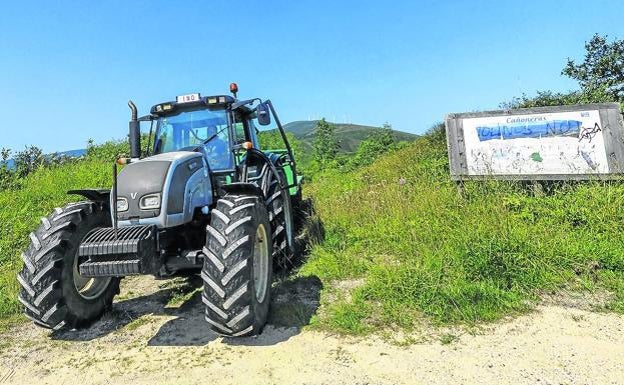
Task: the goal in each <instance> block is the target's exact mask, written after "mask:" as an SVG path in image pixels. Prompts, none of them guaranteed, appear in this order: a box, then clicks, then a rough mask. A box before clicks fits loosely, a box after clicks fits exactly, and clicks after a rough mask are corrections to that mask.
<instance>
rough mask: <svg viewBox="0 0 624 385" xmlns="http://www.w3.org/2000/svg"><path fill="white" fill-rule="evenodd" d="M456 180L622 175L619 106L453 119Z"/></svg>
mask: <svg viewBox="0 0 624 385" xmlns="http://www.w3.org/2000/svg"><path fill="white" fill-rule="evenodd" d="M446 131H447V141H448V146H449V160H450V165H451V176H452V177H453V178H454V179H471V178H484V177H493V178H502V179H587V178H590V177H592V175H593V176H600V177H604V176H609V175H615V174H618V173H621V172H622V170H624V167H622V161H623V160H624V157H623V155H624V144H623V143H622V131H623V130H622V121H621V115H620V111H619V105H618V104H616V103H606V104H593V105H575V106H561V107H546V108H533V109H518V110H511V111H489V112H480V113H466V114H451V115H449V116H448V117H447V119H446Z"/></svg>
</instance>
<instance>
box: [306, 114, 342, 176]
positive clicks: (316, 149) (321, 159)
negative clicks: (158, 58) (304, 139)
mask: <svg viewBox="0 0 624 385" xmlns="http://www.w3.org/2000/svg"><path fill="white" fill-rule="evenodd" d="M339 148H340V143H339V141H338V139H336V133H335V127H334V125H333V124H331V123H328V122H326V121H325V118H323V119H321V120H319V121H318V123H317V124H316V130H315V136H314V142H313V143H312V154H313V157H314V160H315V161H316V162H317V163H318V165H319V166H320V167H321V168H325V167H327V166H328V165H329V164H330V163H331V162H333V161H335V160H336V156H337V155H338V149H339Z"/></svg>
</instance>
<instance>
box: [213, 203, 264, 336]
mask: <svg viewBox="0 0 624 385" xmlns="http://www.w3.org/2000/svg"><path fill="white" fill-rule="evenodd" d="M203 253H204V265H203V269H202V273H201V277H202V279H203V281H204V290H203V293H202V301H203V302H204V304H205V305H206V317H205V318H206V321H207V322H208V323H209V324H210V326H211V328H212V329H213V330H214V331H215V332H217V333H219V334H221V335H225V336H229V337H239V336H248V335H254V334H259V333H261V332H262V329H263V328H264V324H265V323H266V319H267V315H268V313H269V303H270V302H271V298H270V293H271V279H272V263H271V255H272V242H271V225H270V223H269V215H268V213H267V209H266V206H265V204H264V202H263V200H262V199H261V198H260V197H257V196H255V195H226V196H225V197H223V198H222V199H219V201H218V202H217V206H216V207H215V208H214V209H213V210H212V213H211V220H210V225H208V226H207V228H206V246H205V247H204V249H203Z"/></svg>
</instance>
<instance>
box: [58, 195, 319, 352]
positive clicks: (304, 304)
mask: <svg viewBox="0 0 624 385" xmlns="http://www.w3.org/2000/svg"><path fill="white" fill-rule="evenodd" d="M300 228H301V229H302V231H301V233H300V234H299V236H298V237H297V255H298V258H296V259H295V260H294V261H293V263H291V264H290V266H289V267H288V268H287V269H282V270H280V271H277V272H276V274H275V278H276V281H275V282H274V284H273V287H272V289H271V308H270V311H269V319H268V321H267V326H266V327H265V329H264V331H263V333H262V334H261V335H259V336H256V337H248V338H225V339H224V340H223V341H224V342H225V343H228V344H233V345H250V346H261V345H272V344H276V343H279V342H282V341H285V340H287V339H289V338H290V337H292V336H294V335H296V334H298V333H299V332H300V330H301V327H303V326H305V325H308V324H309V323H310V319H311V317H312V316H313V315H314V314H315V313H316V311H317V309H318V307H319V302H320V291H321V289H322V288H323V284H322V282H321V280H320V279H319V278H318V277H316V276H311V277H293V276H292V274H293V271H294V270H296V269H297V268H298V267H300V266H301V264H303V263H304V262H305V258H306V256H307V254H308V252H309V250H310V245H311V244H313V243H317V242H320V241H321V239H322V237H323V228H322V223H321V222H320V220H319V219H318V217H317V216H316V214H315V213H314V211H313V209H312V206H311V204H310V211H309V214H308V215H307V218H306V219H305V223H303V225H302V226H301V227H300ZM131 280H132V281H130V280H128V281H126V280H124V281H126V282H125V283H126V286H127V287H126V288H125V289H124V290H127V291H128V292H129V293H130V292H132V291H137V292H144V293H149V294H144V295H140V296H137V297H134V298H130V299H125V300H119V301H117V302H115V303H114V305H113V309H112V310H111V311H110V312H108V313H107V314H105V315H104V316H103V317H102V319H101V320H99V321H97V322H96V323H94V324H93V325H91V327H89V328H86V329H80V330H71V331H56V332H52V334H51V337H52V338H53V339H59V340H66V341H91V340H94V339H97V338H100V337H103V336H106V335H109V334H111V333H114V332H115V331H117V330H121V329H125V330H129V329H130V328H133V329H134V328H135V327H138V326H140V324H141V320H142V319H143V320H145V319H144V318H142V317H146V316H149V315H155V316H163V315H164V316H171V317H174V318H173V319H171V320H169V321H167V322H165V323H164V324H163V325H162V326H161V327H160V328H159V329H158V331H157V332H156V334H155V335H153V336H152V337H151V338H150V339H149V341H148V345H150V346H201V345H205V344H207V343H208V342H210V341H212V340H215V339H216V338H220V337H219V336H218V335H217V334H216V333H214V332H212V331H211V330H210V328H209V327H208V324H207V323H206V321H205V320H204V304H203V303H202V301H201V293H200V290H199V289H200V288H201V286H202V280H201V278H199V276H192V277H188V278H186V279H181V278H178V279H176V280H173V281H155V280H153V279H151V278H149V277H139V278H131ZM135 284H136V285H135ZM137 285H138V286H139V287H138V288H137V287H136V286H137ZM122 286H123V285H122ZM141 286H145V287H143V288H141ZM174 298H184V300H183V302H181V304H178V305H179V306H177V307H175V306H170V304H171V301H172V299H174ZM145 322H146V323H147V322H150V321H149V320H147V321H145ZM131 323H132V324H133V325H134V326H132V325H131V326H128V325H130V324H131Z"/></svg>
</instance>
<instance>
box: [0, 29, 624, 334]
mask: <svg viewBox="0 0 624 385" xmlns="http://www.w3.org/2000/svg"><path fill="white" fill-rule="evenodd" d="M586 48H587V50H588V53H587V56H586V58H585V61H584V62H583V63H581V64H576V63H575V62H574V61H573V60H571V61H569V62H568V64H567V65H566V67H565V68H564V74H566V75H568V76H571V77H572V78H574V79H577V80H578V81H579V84H580V86H581V89H580V90H578V91H572V92H569V93H566V94H562V93H553V92H550V91H544V92H541V93H538V95H537V96H535V97H531V98H529V97H526V96H523V97H522V98H520V99H514V101H512V102H511V103H509V106H512V107H529V106H536V105H548V104H565V103H576V102H582V101H618V102H623V101H624V95H623V94H622V92H624V87H623V85H624V76H623V75H622V71H621V68H622V61H623V57H624V54H623V53H624V43H623V42H622V41H619V40H616V41H615V42H613V43H608V42H607V41H606V39H605V38H602V37H600V36H595V37H594V38H593V39H592V40H591V41H590V42H589V43H588V44H587V45H586ZM613 63H615V65H616V67H617V68H615V67H613V65H612V64H613ZM618 71H619V72H618ZM300 123H301V122H300ZM304 123H306V125H305V127H304V128H305V130H304V129H303V128H301V127H299V128H301V130H299V131H301V132H299V131H297V130H294V129H293V130H292V131H291V133H289V134H288V136H289V139H290V141H291V142H292V144H293V148H294V151H295V154H296V156H297V157H298V158H299V160H300V161H302V162H301V163H302V164H301V167H302V168H303V169H304V173H305V175H306V177H307V180H308V183H307V185H306V186H305V190H304V191H305V193H306V194H308V195H310V196H311V197H312V198H313V199H314V201H315V208H316V210H317V214H318V216H319V217H320V218H321V220H322V221H323V225H324V229H325V240H324V241H323V242H322V243H321V244H316V245H313V246H312V249H311V253H310V256H309V259H308V260H307V261H306V263H305V264H304V265H303V266H302V267H301V268H300V270H299V271H298V272H297V274H298V275H299V276H301V277H318V278H320V280H321V281H322V287H323V291H322V293H321V294H322V295H321V303H322V307H321V308H320V310H319V311H318V312H317V315H316V316H314V317H313V321H312V322H313V324H315V325H316V326H318V327H321V328H328V329H331V330H337V331H342V332H347V333H355V334H363V333H367V332H370V331H374V330H380V329H387V328H388V327H389V326H390V327H396V328H403V329H407V330H409V329H411V328H414V327H417V326H418V325H419V324H421V323H427V324H428V323H434V324H468V325H470V324H475V323H478V322H483V321H493V320H497V319H500V318H501V317H503V316H506V315H509V314H517V313H520V312H523V311H526V310H528V309H530V308H531V307H532V306H534V305H535V303H537V301H539V298H540V295H541V294H543V293H557V292H559V291H561V290H577V291H591V292H603V291H604V292H607V293H609V295H608V296H607V297H606V298H605V303H604V304H601V305H600V306H598V308H599V309H603V310H610V311H616V312H620V313H624V238H623V237H622V236H621V232H622V227H623V224H624V184H623V183H622V181H620V180H618V181H610V182H603V181H589V182H582V183H541V184H540V183H535V184H530V183H529V184H527V183H519V182H509V181H482V182H466V183H464V184H463V185H462V186H460V187H458V186H457V185H456V184H455V183H454V182H452V181H451V180H450V178H449V171H448V157H447V151H446V144H445V132H444V125H442V124H438V125H436V126H434V127H432V129H431V130H430V131H429V132H428V133H427V134H426V135H424V136H422V137H420V138H418V139H417V140H415V141H414V142H412V143H405V142H401V140H402V139H403V138H401V137H400V136H398V135H397V132H396V131H392V130H391V128H390V126H385V127H384V128H381V129H379V128H377V129H371V130H368V131H365V132H366V134H365V135H364V136H360V137H358V147H356V148H354V150H353V151H354V153H353V154H351V155H350V156H347V155H345V154H341V153H340V152H339V151H337V147H336V144H337V143H340V142H341V141H342V139H341V136H340V135H341V132H339V127H338V126H337V125H332V124H330V123H327V122H325V120H322V121H320V122H315V123H313V124H314V125H313V126H312V127H308V126H309V124H307V123H310V122H304ZM317 125H318V127H316V126H317ZM315 128H316V129H315ZM304 131H305V132H304ZM312 132H316V133H319V132H320V133H321V135H319V136H317V137H316V138H317V139H316V142H314V146H313V145H312V143H313V142H311V141H309V140H307V144H306V142H303V141H301V140H299V139H298V138H301V137H302V136H306V137H307V135H310V133H312ZM358 132H359V135H361V134H362V132H363V131H358ZM276 135H277V134H276V133H275V132H267V133H262V134H261V140H262V141H263V142H264V147H266V148H268V147H281V145H277V144H278V143H280V141H279V140H278V139H279V138H278V137H277V136H276ZM145 142H146V141H144V143H145ZM343 144H344V143H343ZM312 149H314V151H312ZM124 152H125V153H127V144H126V143H125V142H110V143H105V144H103V145H100V146H95V145H93V144H92V143H90V145H89V147H88V151H87V156H86V159H84V160H80V161H71V162H66V163H62V162H59V163H55V162H46V161H43V160H42V158H41V157H40V155H41V154H38V153H37V152H36V151H32V153H30V154H25V156H23V157H21V158H20V159H21V160H20V162H22V163H23V164H22V166H20V167H18V170H23V172H12V171H9V170H8V169H7V168H6V167H3V166H0V319H3V320H5V321H3V322H4V324H6V323H7V322H13V321H14V320H15V319H16V317H17V314H19V312H20V305H19V303H18V302H17V300H16V296H17V290H18V284H17V282H16V280H15V275H16V273H17V271H18V270H19V269H20V268H21V260H20V257H19V254H20V252H21V251H22V250H23V249H24V248H25V247H26V246H27V244H28V242H29V238H28V233H29V232H30V231H32V230H33V229H34V228H35V227H36V226H37V225H38V222H39V219H40V218H41V217H42V216H45V215H48V214H49V213H50V212H51V210H53V208H54V207H56V206H61V205H63V204H65V203H66V202H68V201H69V200H71V199H79V197H70V196H67V195H66V194H65V191H67V190H69V189H72V188H78V187H106V186H110V161H111V160H112V159H113V158H114V157H115V156H116V155H117V154H119V153H124ZM305 154H309V155H308V157H309V158H306V157H305V156H304V155H305ZM0 155H2V156H3V157H5V158H6V154H5V152H3V153H2V154H0ZM26 155H28V156H26ZM312 155H314V159H312V158H313V156H312ZM533 156H534V157H535V158H536V159H538V158H539V159H541V156H540V155H539V154H538V153H535V154H533ZM345 283H350V284H347V285H346V284H345ZM192 293H193V292H192V291H185V292H179V293H174V296H173V297H172V298H171V301H172V303H173V304H179V303H181V302H184V301H185V300H187V299H188V298H190V297H189V296H192ZM286 304H287V306H282V307H281V308H279V309H278V310H277V312H276V317H277V318H288V317H291V318H292V317H294V318H296V319H300V320H303V321H302V322H304V321H306V320H307V319H308V318H309V316H310V314H309V312H310V311H309V310H310V309H308V308H307V307H305V306H299V305H297V304H290V303H286ZM289 322H290V321H289ZM455 338H456V337H455V336H454V335H450V334H449V335H444V336H442V337H441V342H442V343H444V344H446V343H451V342H453V341H454V340H455Z"/></svg>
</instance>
